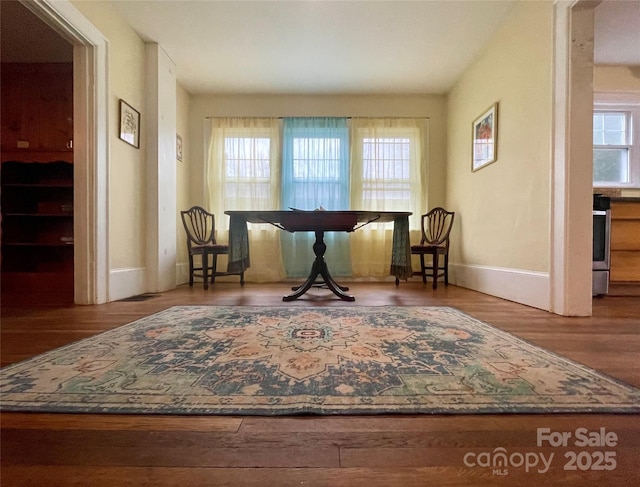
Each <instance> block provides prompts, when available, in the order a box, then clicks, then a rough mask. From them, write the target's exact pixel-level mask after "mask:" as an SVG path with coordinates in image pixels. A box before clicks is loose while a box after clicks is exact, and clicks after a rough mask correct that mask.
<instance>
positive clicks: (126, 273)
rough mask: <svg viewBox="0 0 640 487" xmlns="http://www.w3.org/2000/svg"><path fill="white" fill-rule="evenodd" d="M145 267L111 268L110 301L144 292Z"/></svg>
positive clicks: (145, 290)
mask: <svg viewBox="0 0 640 487" xmlns="http://www.w3.org/2000/svg"><path fill="white" fill-rule="evenodd" d="M146 273H147V270H146V268H144V267H135V268H120V269H111V271H110V272H109V301H118V300H119V299H124V298H128V297H131V296H137V295H138V294H144V293H145V292H147V289H146Z"/></svg>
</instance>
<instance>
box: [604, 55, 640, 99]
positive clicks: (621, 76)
mask: <svg viewBox="0 0 640 487" xmlns="http://www.w3.org/2000/svg"><path fill="white" fill-rule="evenodd" d="M638 49H640V46H639V47H638ZM593 89H594V91H595V92H601V93H636V92H640V66H595V68H594V70H593Z"/></svg>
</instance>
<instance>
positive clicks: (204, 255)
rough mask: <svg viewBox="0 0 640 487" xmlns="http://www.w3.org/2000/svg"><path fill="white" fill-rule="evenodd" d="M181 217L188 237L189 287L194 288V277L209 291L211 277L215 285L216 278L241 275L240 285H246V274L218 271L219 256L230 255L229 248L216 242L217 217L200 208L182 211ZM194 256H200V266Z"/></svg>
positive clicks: (194, 207) (195, 207)
mask: <svg viewBox="0 0 640 487" xmlns="http://www.w3.org/2000/svg"><path fill="white" fill-rule="evenodd" d="M180 216H181V218H182V225H183V226H184V230H185V233H186V235H187V249H188V251H189V285H190V286H193V278H194V277H201V278H202V279H203V285H204V288H205V289H209V276H211V284H213V283H214V282H215V279H216V276H230V275H239V276H240V285H244V272H220V271H218V270H217V264H218V255H222V254H225V255H228V254H229V246H228V245H225V244H219V243H217V242H216V237H215V233H216V225H215V216H214V215H213V214H212V213H209V212H208V211H207V210H205V209H204V208H202V207H200V206H193V207H191V208H189V209H188V210H183V211H180ZM194 256H199V258H200V266H198V265H197V264H195V263H194ZM209 256H212V262H211V263H209ZM209 271H211V272H209Z"/></svg>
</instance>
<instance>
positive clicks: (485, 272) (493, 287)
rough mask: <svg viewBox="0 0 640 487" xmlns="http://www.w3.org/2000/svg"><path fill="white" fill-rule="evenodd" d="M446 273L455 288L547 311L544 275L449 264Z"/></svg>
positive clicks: (547, 279) (547, 296) (548, 298)
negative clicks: (462, 288)
mask: <svg viewBox="0 0 640 487" xmlns="http://www.w3.org/2000/svg"><path fill="white" fill-rule="evenodd" d="M449 274H450V275H449V282H450V283H452V284H455V285H456V286H460V287H464V288H467V289H473V290H474V291H479V292H481V293H484V294H490V295H492V296H496V297H498V298H503V299H507V300H509V301H514V302H516V303H520V304H525V305H527V306H532V307H534V308H539V309H543V310H545V311H549V310H550V308H551V301H550V294H549V290H550V287H549V286H550V282H549V274H548V273H545V272H535V271H523V270H519V269H507V268H502V267H489V266H481V265H467V264H452V263H449Z"/></svg>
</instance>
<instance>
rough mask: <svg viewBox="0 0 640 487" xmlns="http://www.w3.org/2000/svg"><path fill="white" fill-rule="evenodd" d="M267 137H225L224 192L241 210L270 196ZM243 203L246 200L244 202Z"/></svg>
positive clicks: (263, 201)
mask: <svg viewBox="0 0 640 487" xmlns="http://www.w3.org/2000/svg"><path fill="white" fill-rule="evenodd" d="M270 156H271V139H269V138H264V137H225V139H224V166H225V169H224V193H225V197H226V198H228V199H229V200H232V201H234V204H235V205H236V206H237V207H238V206H239V207H245V206H246V208H242V209H251V208H252V207H253V205H254V204H256V203H257V202H262V204H263V205H264V204H267V203H268V202H269V201H270V198H271V159H270ZM243 202H245V203H247V204H246V205H245V204H243Z"/></svg>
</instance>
